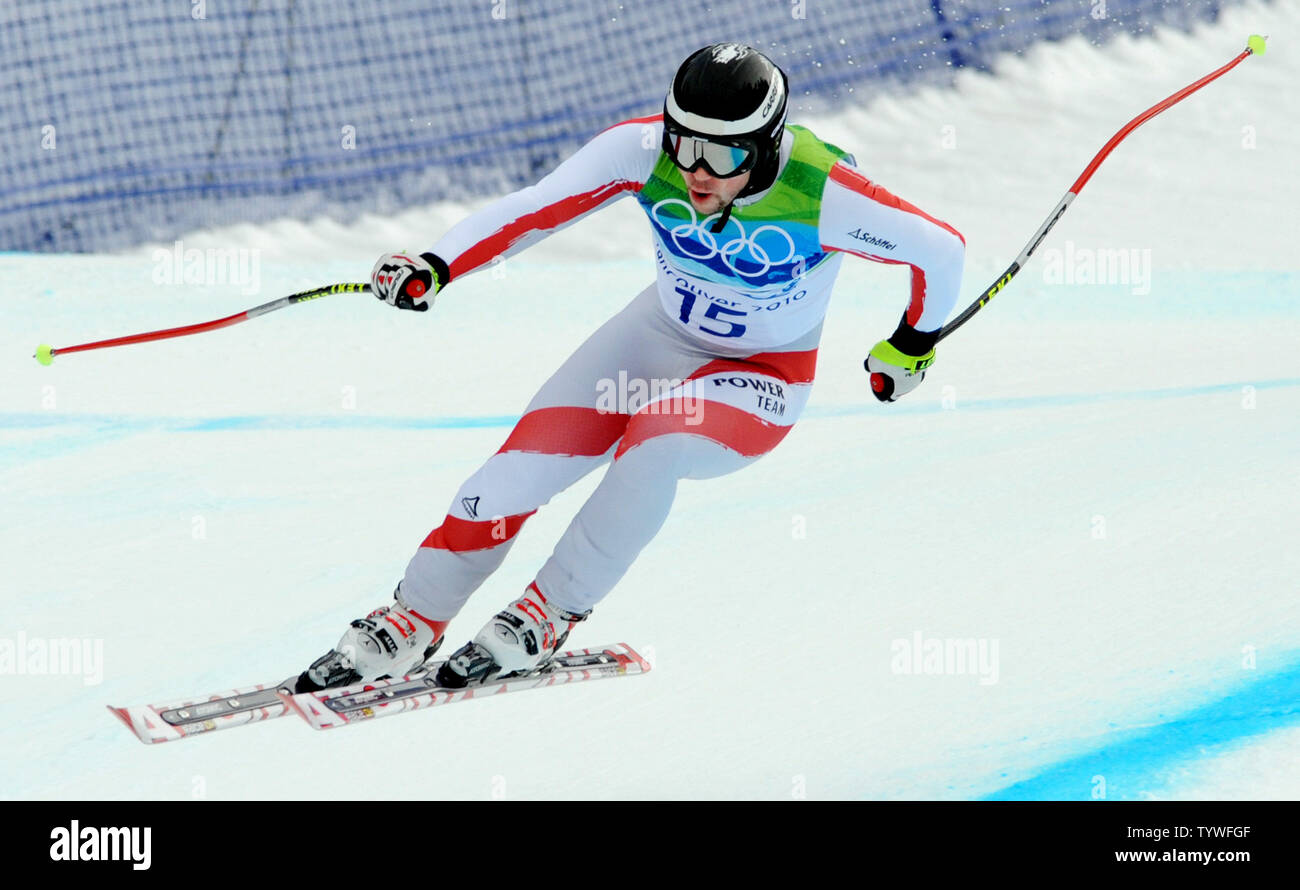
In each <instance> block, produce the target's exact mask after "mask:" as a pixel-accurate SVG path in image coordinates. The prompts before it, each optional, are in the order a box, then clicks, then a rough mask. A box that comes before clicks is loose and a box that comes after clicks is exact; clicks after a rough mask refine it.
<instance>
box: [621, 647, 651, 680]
mask: <svg viewBox="0 0 1300 890" xmlns="http://www.w3.org/2000/svg"><path fill="white" fill-rule="evenodd" d="M615 648H616V649H618V648H621V649H622V650H623V652H622V653H619V652H612V653H611V654H612V655H614V657H615V658H618V659H619V661H620V662H623V665H624V667H625V668H627V669H628V670H627V673H630V674H632V673H638V674H648V673H650V669H651V664H650V662H649V661H648V660H646V659H645V658H644V657H643V656H642V655H641V653H639V652H637V651H636V650H635V649H633V648H632V647H631V646H629V645H628V644H627V643H619V644H618V646H617V647H615ZM632 665H635V666H636V669H635V670H632V669H631V666H632Z"/></svg>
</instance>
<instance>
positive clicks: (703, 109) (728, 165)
mask: <svg viewBox="0 0 1300 890" xmlns="http://www.w3.org/2000/svg"><path fill="white" fill-rule="evenodd" d="M788 93H789V84H788V81H787V80H786V76H785V72H784V71H782V70H781V69H780V68H778V67H777V66H776V65H775V64H774V63H773V62H772V60H771V59H769V58H768V57H767V56H765V55H763V54H762V53H760V52H759V51H758V50H756V49H753V48H752V47H748V46H744V45H742V44H739V43H715V44H714V45H713V46H706V47H704V49H701V50H696V51H695V52H693V53H691V55H690V56H689V57H687V59H686V61H685V62H682V66H681V67H680V68H678V69H677V76H676V77H674V78H673V83H672V86H671V87H670V88H669V90H668V96H667V98H666V99H665V100H664V140H663V149H664V151H666V152H667V153H668V156H669V157H671V158H672V159H673V161H674V162H675V163H676V164H677V166H678V167H681V168H682V169H684V170H694V169H696V168H698V167H701V166H703V167H704V168H705V169H706V170H708V171H709V173H710V174H711V175H713V176H736V175H739V174H741V173H744V172H745V171H746V170H751V171H752V172H751V173H750V178H749V182H748V184H746V186H745V188H744V189H743V190H741V192H740V194H738V195H737V196H736V197H738V198H739V197H744V196H745V195H752V194H755V193H757V192H761V191H763V189H765V188H767V187H768V186H770V185H771V184H772V182H773V181H774V180H775V179H776V172H777V166H778V164H779V162H780V151H781V136H782V134H783V133H784V131H785V110H786V96H787V94H788ZM729 149H730V150H729Z"/></svg>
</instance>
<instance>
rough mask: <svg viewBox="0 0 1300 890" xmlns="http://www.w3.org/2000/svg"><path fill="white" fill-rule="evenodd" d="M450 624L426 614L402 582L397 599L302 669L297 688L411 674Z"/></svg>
mask: <svg viewBox="0 0 1300 890" xmlns="http://www.w3.org/2000/svg"><path fill="white" fill-rule="evenodd" d="M446 628H447V622H446V621H433V620H430V619H428V618H425V617H424V616H423V615H421V614H420V613H419V612H417V611H415V610H414V609H412V608H411V607H410V606H408V605H406V604H405V603H404V602H402V585H401V584H400V583H399V584H398V585H397V589H396V590H394V591H393V604H392V605H391V606H380V607H379V608H378V609H375V610H374V611H373V612H371V613H370V614H369V615H367V616H366V617H365V618H358V619H357V620H355V621H353V622H352V626H351V627H349V628H348V630H347V632H346V633H344V634H343V638H342V639H340V640H339V642H338V645H337V646H335V647H334V648H333V649H331V650H330V651H329V652H326V653H325V654H324V655H322V656H321V657H320V658H318V659H316V660H315V661H313V662H312V664H311V667H309V668H307V670H305V671H303V672H302V674H301V675H300V676H299V677H298V682H297V688H296V690H295V691H296V692H317V691H319V690H321V689H332V688H335V687H338V686H350V685H352V684H353V683H361V682H367V681H370V680H382V679H385V678H387V677H402V676H405V675H406V674H409V673H411V671H413V670H415V669H416V668H418V667H419V666H420V665H422V664H424V662H425V661H426V660H428V658H429V657H430V656H431V655H433V653H434V652H436V651H438V647H439V646H441V645H442V640H443V634H444V631H445V630H446Z"/></svg>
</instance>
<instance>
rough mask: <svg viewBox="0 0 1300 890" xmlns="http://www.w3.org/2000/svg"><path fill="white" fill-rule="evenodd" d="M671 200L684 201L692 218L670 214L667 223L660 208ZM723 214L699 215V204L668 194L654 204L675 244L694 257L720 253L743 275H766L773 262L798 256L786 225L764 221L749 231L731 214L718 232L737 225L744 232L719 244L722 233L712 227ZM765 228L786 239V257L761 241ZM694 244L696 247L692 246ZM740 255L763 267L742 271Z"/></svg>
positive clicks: (654, 217)
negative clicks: (738, 261)
mask: <svg viewBox="0 0 1300 890" xmlns="http://www.w3.org/2000/svg"><path fill="white" fill-rule="evenodd" d="M667 204H680V205H682V206H683V207H685V208H686V212H687V213H689V214H690V215H691V218H690V219H689V220H683V221H681V222H678V221H677V220H675V219H673V218H671V217H670V218H669V220H668V221H669V223H671V224H672V225H666V224H665V223H664V221H663V220H662V219H660V218H659V210H660V208H661V207H663V206H665V205H667ZM721 215H722V214H721V213H715V214H713V215H712V216H706V217H705V218H704V219H699V218H698V217H697V216H696V215H695V208H694V207H692V206H691V204H690V203H689V202H687V201H683V200H682V199H680V198H664V199H663V200H662V201H660V202H659V203H657V204H655V205H654V206H653V207H651V208H650V219H652V220H653V221H654V224H655V225H657V226H658V227H659V228H661V229H663V230H664V231H665V232H667V233H668V235H669V237H670V238H672V239H673V244H675V245H676V246H677V249H678V250H679V251H681V252H682V253H683V254H685V255H686V256H688V257H690V258H691V259H693V260H708V259H712V258H713V257H715V256H720V257H721V258H722V263H723V265H725V266H726V267H727V268H728V269H730V270H731V271H732V272H733V273H735V274H736V275H739V276H741V277H742V278H759V277H761V276H763V275H766V274H767V273H768V271H769V270H770V269H771V268H772V267H773V266H783V265H785V264H786V263H789V262H792V261H793V260H794V259H796V257H797V251H796V249H795V246H794V239H793V238H791V237H790V233H789V232H787V231H786V230H785V229H782V228H781V227H780V226H773V225H762V226H759V227H758V228H756V229H754V231H753V232H750V233H749V234H745V227H744V226H743V225H741V224H740V220H738V219H736V218H735V217H734V216H733V217H728V219H727V225H726V227H724V228H723V230H722V232H720V233H718V234H719V235H725V234H726V233H727V232H728V231H729V230H730V228H731V226H733V225H734V226H735V227H736V230H737V231H739V232H740V234H739V235H738V236H737V237H735V238H732V239H731V240H730V241H725V242H723V243H722V244H721V245H719V243H718V240H719V239H718V237H716V236H715V235H714V234H713V232H711V231H709V229H708V227H709V226H710V225H712V223H713V222H714V220H716V219H717V218H718V217H719V216H721ZM764 232H775V233H776V234H778V235H780V236H781V237H782V238H784V239H785V244H786V248H787V249H786V254H785V256H784V257H782V258H781V259H779V260H776V259H772V256H771V254H769V253H768V252H767V249H766V248H764V247H763V246H762V245H761V244H759V243H758V236H759V235H761V234H763V233H764ZM683 239H686V243H685V244H683V243H682V241H683ZM692 247H694V248H695V249H694V250H692V249H691V248H692ZM699 247H703V248H705V252H700V251H699ZM742 251H743V252H744V256H743V257H741V253H742ZM737 258H743V259H745V260H748V261H749V262H751V263H756V264H758V265H760V266H761V268H759V270H758V271H757V272H742V271H740V270H739V269H737V268H736V266H735V262H734V261H735V260H736V259H737Z"/></svg>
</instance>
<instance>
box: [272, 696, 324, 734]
mask: <svg viewBox="0 0 1300 890" xmlns="http://www.w3.org/2000/svg"><path fill="white" fill-rule="evenodd" d="M275 694H276V696H278V697H279V699H280V701H282V702H284V706H285V708H287V709H288V712H289V713H290V714H294V715H296V716H298V717H301V718H302V719H303V720H304V721H305V722H306V723H307V724H308V725H309V726H312V727H315V726H316V724H315V723H313V722H312V719H311V717H310V716H309V715H308V713H307V712H306V711H304V710H303V707H302V705H301V704H299V703H298V696H296V695H294V694H293V693H292V692H286V691H285V690H284V689H277V690H276V691H275Z"/></svg>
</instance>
